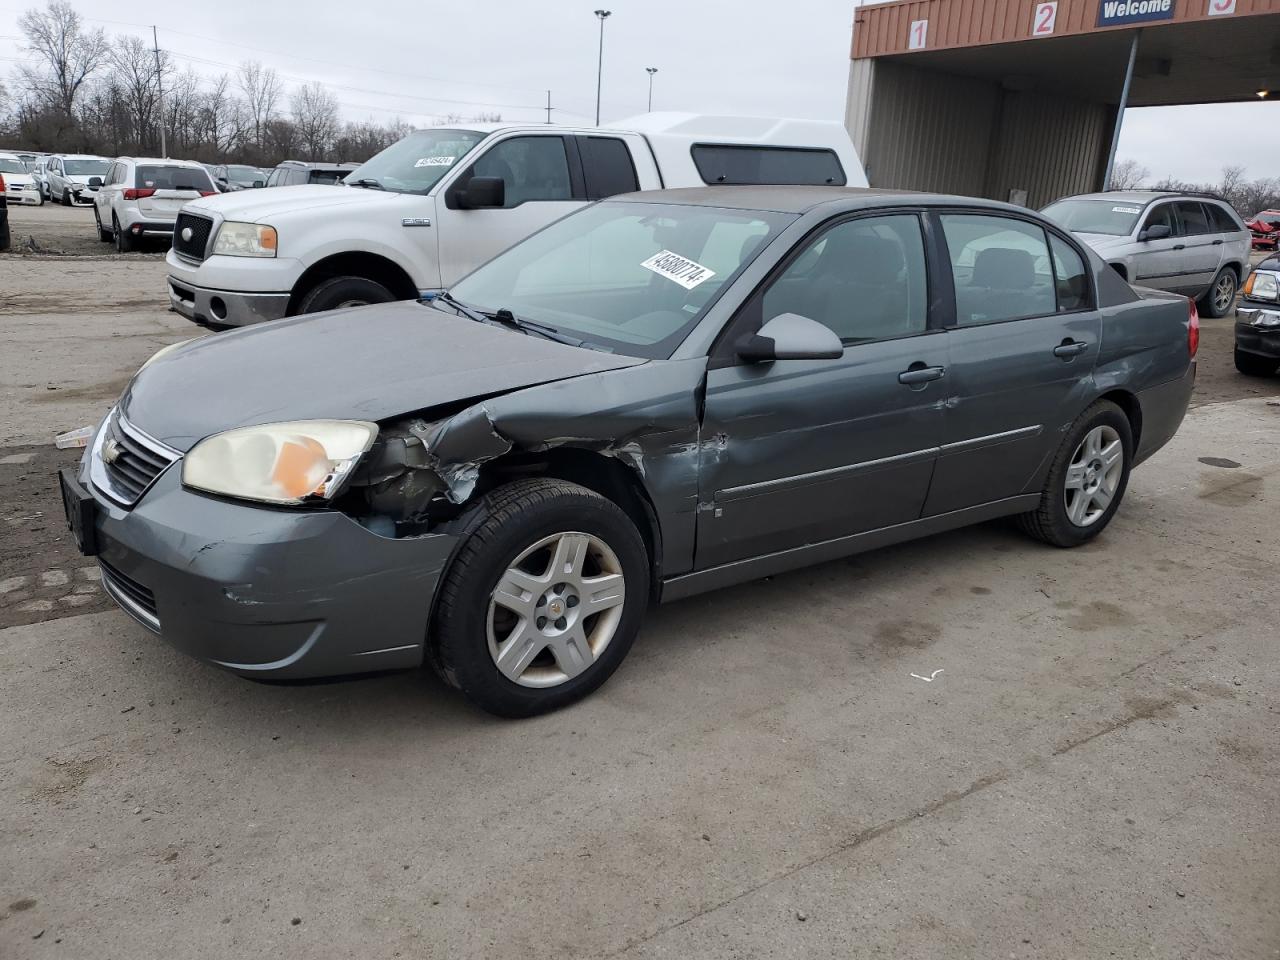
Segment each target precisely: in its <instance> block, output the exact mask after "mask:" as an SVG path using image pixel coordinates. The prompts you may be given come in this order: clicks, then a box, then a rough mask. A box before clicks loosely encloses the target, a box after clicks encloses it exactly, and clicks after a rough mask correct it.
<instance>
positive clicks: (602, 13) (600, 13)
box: [596, 10, 613, 127]
mask: <svg viewBox="0 0 1280 960" xmlns="http://www.w3.org/2000/svg"><path fill="white" fill-rule="evenodd" d="M611 16H613V11H612V10H597V11H596V18H597V19H598V20H599V21H600V59H599V61H598V62H597V63H596V126H597V127H598V126H600V83H601V78H602V77H603V76H604V22H605V20H606V19H608V18H609V17H611Z"/></svg>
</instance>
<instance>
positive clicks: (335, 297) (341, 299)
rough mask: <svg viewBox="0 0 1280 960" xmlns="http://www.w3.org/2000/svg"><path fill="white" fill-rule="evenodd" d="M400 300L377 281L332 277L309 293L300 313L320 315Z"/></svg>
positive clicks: (303, 299) (300, 305)
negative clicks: (326, 311) (331, 311)
mask: <svg viewBox="0 0 1280 960" xmlns="http://www.w3.org/2000/svg"><path fill="white" fill-rule="evenodd" d="M397 299H399V298H398V297H396V295H395V294H394V293H392V292H391V291H390V290H389V289H387V288H386V287H384V286H383V285H382V284H380V283H378V282H377V281H376V280H369V279H366V278H365V277H330V278H329V279H328V280H324V281H322V282H321V283H319V284H317V285H316V286H314V287H312V288H311V290H309V291H308V292H307V295H306V296H304V297H303V298H302V301H301V303H299V304H298V312H299V313H320V312H321V311H322V310H341V309H343V308H345V307H362V306H365V305H366V304H370V303H390V302H391V301H392V300H397Z"/></svg>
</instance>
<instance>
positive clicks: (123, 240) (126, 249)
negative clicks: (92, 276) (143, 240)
mask: <svg viewBox="0 0 1280 960" xmlns="http://www.w3.org/2000/svg"><path fill="white" fill-rule="evenodd" d="M111 230H112V233H113V234H114V235H115V238H116V250H117V251H118V252H119V253H132V252H133V248H134V240H133V237H132V236H130V235H129V233H128V232H127V231H125V230H124V229H123V228H122V227H121V226H120V221H119V220H117V219H116V217H115V215H114V214H113V215H112V217H111Z"/></svg>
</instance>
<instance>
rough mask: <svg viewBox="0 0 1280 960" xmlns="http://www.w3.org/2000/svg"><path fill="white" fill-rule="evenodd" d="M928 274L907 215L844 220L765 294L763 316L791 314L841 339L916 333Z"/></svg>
mask: <svg viewBox="0 0 1280 960" xmlns="http://www.w3.org/2000/svg"><path fill="white" fill-rule="evenodd" d="M928 296H929V295H928V274H927V271H926V269H925V255H924V241H923V240H922V238H921V234H920V220H919V218H918V217H916V216H915V215H914V214H899V215H893V216H887V217H867V218H864V219H859V220H850V221H848V222H846V223H841V224H838V225H836V226H834V227H832V228H831V229H830V230H827V231H826V232H825V233H823V234H822V235H821V236H820V237H818V238H817V239H816V240H814V241H813V242H812V243H811V244H810V245H809V246H808V248H806V249H805V250H804V251H803V252H802V253H801V254H800V256H799V257H797V258H796V259H795V260H794V261H792V263H791V265H790V266H788V267H787V269H786V270H785V271H783V273H782V275H781V276H779V277H778V278H777V279H776V280H774V281H773V283H772V284H771V285H770V286H769V289H768V290H766V291H765V294H764V299H763V301H762V320H763V321H764V322H765V323H767V322H768V321H770V320H772V319H773V318H774V317H777V316H780V315H782V314H784V313H798V314H800V315H801V316H804V317H808V318H809V319H810V320H816V321H818V322H819V323H821V324H823V325H825V326H827V327H830V328H831V329H832V330H834V331H835V333H836V334H837V335H838V336H839V337H840V339H841V340H843V341H844V342H845V343H856V342H858V341H862V340H886V339H889V338H892V337H904V336H910V335H911V334H915V333H923V332H924V330H925V327H926V326H927V325H928V314H929V310H928Z"/></svg>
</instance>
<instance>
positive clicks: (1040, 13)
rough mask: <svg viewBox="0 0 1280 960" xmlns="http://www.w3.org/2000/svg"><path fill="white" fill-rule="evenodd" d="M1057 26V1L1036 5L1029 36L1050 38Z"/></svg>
mask: <svg viewBox="0 0 1280 960" xmlns="http://www.w3.org/2000/svg"><path fill="white" fill-rule="evenodd" d="M1233 2H1234V0H1233ZM1057 25H1058V0H1053V2H1052V3H1037V4H1036V15H1035V17H1034V18H1033V19H1032V21H1031V35H1032V36H1033V37H1051V36H1053V30H1054V28H1055V27H1056V26H1057Z"/></svg>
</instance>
